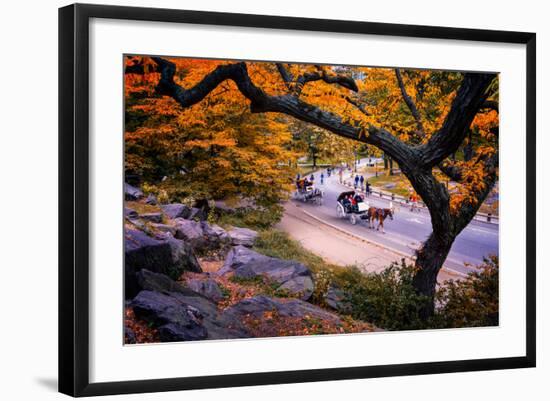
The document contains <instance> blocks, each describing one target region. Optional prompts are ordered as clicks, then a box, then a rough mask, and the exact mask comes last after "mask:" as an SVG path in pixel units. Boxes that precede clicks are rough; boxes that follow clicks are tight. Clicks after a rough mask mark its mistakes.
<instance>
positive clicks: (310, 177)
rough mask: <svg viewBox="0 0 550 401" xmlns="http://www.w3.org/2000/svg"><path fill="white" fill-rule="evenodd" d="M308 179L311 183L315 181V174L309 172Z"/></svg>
mask: <svg viewBox="0 0 550 401" xmlns="http://www.w3.org/2000/svg"><path fill="white" fill-rule="evenodd" d="M309 180H310V181H311V182H312V183H313V181H315V176H314V175H313V174H311V175H310V176H309Z"/></svg>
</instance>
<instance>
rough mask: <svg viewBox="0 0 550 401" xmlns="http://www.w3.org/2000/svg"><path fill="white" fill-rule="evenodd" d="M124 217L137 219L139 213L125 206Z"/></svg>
mask: <svg viewBox="0 0 550 401" xmlns="http://www.w3.org/2000/svg"><path fill="white" fill-rule="evenodd" d="M124 217H126V218H128V219H137V218H138V213H137V212H136V211H135V210H134V209H130V208H129V207H125V208H124Z"/></svg>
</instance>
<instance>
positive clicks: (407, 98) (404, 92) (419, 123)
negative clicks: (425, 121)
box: [395, 68, 424, 135]
mask: <svg viewBox="0 0 550 401" xmlns="http://www.w3.org/2000/svg"><path fill="white" fill-rule="evenodd" d="M395 77H396V78H397V83H398V85H399V89H400V90H401V95H402V96H403V100H404V101H405V104H406V105H407V107H408V108H409V110H410V111H411V114H412V115H413V117H414V120H415V121H416V128H417V129H418V131H419V132H420V134H422V135H424V126H423V125H422V119H421V117H420V113H419V112H418V109H417V108H416V104H415V103H414V101H413V100H412V98H411V97H410V96H409V94H408V93H407V89H406V88H405V84H404V83H403V77H402V76H401V71H399V68H396V69H395Z"/></svg>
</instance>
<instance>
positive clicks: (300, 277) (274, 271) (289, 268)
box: [218, 245, 314, 301]
mask: <svg viewBox="0 0 550 401" xmlns="http://www.w3.org/2000/svg"><path fill="white" fill-rule="evenodd" d="M218 273H219V274H221V275H233V276H234V277H238V278H242V279H252V278H254V277H265V278H266V279H268V280H269V281H271V282H274V283H277V284H279V286H278V288H277V290H279V291H284V292H286V293H288V294H289V295H292V296H296V297H299V298H300V299H302V300H304V301H307V300H308V299H309V298H311V295H312V294H313V290H314V283H313V277H312V274H311V271H310V270H309V269H308V268H307V267H305V266H304V265H303V264H301V263H299V262H296V261H294V260H283V259H277V258H272V257H269V256H265V255H262V254H260V253H258V252H255V251H253V250H251V249H248V248H246V247H244V246H242V245H239V246H236V247H234V248H232V249H231V251H230V252H229V254H228V256H227V259H226V261H225V263H224V265H223V266H222V268H221V269H220V270H219V271H218Z"/></svg>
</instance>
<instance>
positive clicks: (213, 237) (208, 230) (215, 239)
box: [201, 221, 231, 249]
mask: <svg viewBox="0 0 550 401" xmlns="http://www.w3.org/2000/svg"><path fill="white" fill-rule="evenodd" d="M201 227H202V232H203V233H204V235H205V236H206V237H207V239H208V243H209V246H210V248H213V249H217V248H223V247H225V246H228V245H229V244H230V243H231V237H230V236H229V234H228V233H227V231H225V230H224V229H223V228H221V227H220V226H218V225H217V224H208V223H207V222H206V221H201Z"/></svg>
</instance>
